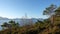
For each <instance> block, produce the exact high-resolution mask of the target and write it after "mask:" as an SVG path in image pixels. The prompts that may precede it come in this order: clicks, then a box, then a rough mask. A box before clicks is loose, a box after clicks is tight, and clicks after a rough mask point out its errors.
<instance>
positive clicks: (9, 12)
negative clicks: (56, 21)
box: [0, 0, 60, 18]
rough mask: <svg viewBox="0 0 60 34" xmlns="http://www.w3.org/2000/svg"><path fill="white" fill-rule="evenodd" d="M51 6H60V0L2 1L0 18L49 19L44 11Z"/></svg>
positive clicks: (0, 3) (0, 0)
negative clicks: (25, 17)
mask: <svg viewBox="0 0 60 34" xmlns="http://www.w3.org/2000/svg"><path fill="white" fill-rule="evenodd" d="M51 4H55V5H58V6H59V5H60V0H0V17H7V18H24V16H25V14H27V17H28V18H47V16H44V15H43V11H44V10H45V8H46V7H48V6H50V5H51Z"/></svg>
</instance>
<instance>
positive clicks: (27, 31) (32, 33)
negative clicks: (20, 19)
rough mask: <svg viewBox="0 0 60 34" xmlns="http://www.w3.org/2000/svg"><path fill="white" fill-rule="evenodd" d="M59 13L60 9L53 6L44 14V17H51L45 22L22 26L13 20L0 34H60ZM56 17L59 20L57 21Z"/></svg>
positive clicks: (3, 26)
mask: <svg viewBox="0 0 60 34" xmlns="http://www.w3.org/2000/svg"><path fill="white" fill-rule="evenodd" d="M51 11H52V12H51ZM59 12H60V7H58V8H57V7H56V6H55V5H51V6H50V7H48V8H46V10H45V11H44V13H43V14H44V15H49V16H50V17H49V18H48V19H44V20H43V21H39V20H37V22H36V23H35V24H31V25H25V26H20V25H19V23H16V22H15V21H13V20H11V21H9V22H8V23H7V22H5V23H4V24H3V25H1V27H2V28H3V30H1V31H0V34H60V19H59V18H60V13H59ZM57 15H58V16H57ZM54 16H55V17H54ZM56 17H57V19H55V18H56ZM58 17H59V18H58ZM52 18H54V19H52ZM56 21H57V22H56Z"/></svg>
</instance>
